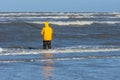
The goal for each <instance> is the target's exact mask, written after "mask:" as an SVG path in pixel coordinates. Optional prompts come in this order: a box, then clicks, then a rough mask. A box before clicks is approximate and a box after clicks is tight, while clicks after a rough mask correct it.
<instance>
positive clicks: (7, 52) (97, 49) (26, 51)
mask: <svg viewBox="0 0 120 80" xmlns="http://www.w3.org/2000/svg"><path fill="white" fill-rule="evenodd" d="M1 50H2V51H1V52H0V55H27V54H41V53H55V54H56V53H84V52H110V51H120V47H114V46H73V47H64V48H57V49H51V50H43V49H17V48H12V49H11V48H6V49H5V48H4V49H1Z"/></svg>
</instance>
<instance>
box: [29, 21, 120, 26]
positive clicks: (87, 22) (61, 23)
mask: <svg viewBox="0 0 120 80" xmlns="http://www.w3.org/2000/svg"><path fill="white" fill-rule="evenodd" d="M27 23H35V24H43V22H39V21H35V22H27ZM49 23H50V24H55V25H91V24H94V23H98V24H117V23H120V21H68V22H63V21H56V22H54V21H52V22H49Z"/></svg>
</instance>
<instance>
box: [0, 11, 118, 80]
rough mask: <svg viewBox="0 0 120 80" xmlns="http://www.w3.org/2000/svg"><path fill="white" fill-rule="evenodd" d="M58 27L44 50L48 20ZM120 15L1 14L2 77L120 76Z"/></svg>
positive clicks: (100, 79) (90, 79) (114, 79)
mask: <svg viewBox="0 0 120 80" xmlns="http://www.w3.org/2000/svg"><path fill="white" fill-rule="evenodd" d="M44 21H48V22H49V23H50V26H51V27H52V28H53V31H54V32H53V40H52V49H49V50H43V49H42V36H41V34H40V31H41V29H42V27H43V26H44V25H43V22H44ZM119 74H120V13H116V12H111V13H107V12H98V13H97V12H86V13H85V12H1V13H0V80H120V76H119Z"/></svg>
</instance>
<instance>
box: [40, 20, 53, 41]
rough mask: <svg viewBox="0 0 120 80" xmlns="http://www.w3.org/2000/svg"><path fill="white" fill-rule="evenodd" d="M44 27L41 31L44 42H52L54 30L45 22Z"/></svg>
mask: <svg viewBox="0 0 120 80" xmlns="http://www.w3.org/2000/svg"><path fill="white" fill-rule="evenodd" d="M44 25H45V26H44V27H43V29H42V31H41V35H42V36H43V41H51V40H52V34H53V30H52V28H51V27H50V26H49V23H48V22H44Z"/></svg>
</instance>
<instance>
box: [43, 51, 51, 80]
mask: <svg viewBox="0 0 120 80" xmlns="http://www.w3.org/2000/svg"><path fill="white" fill-rule="evenodd" d="M43 56H44V58H45V62H44V66H43V75H44V79H45V80H52V75H53V72H52V71H53V61H52V57H53V54H51V53H45V54H43Z"/></svg>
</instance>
